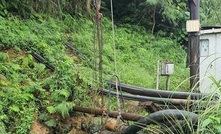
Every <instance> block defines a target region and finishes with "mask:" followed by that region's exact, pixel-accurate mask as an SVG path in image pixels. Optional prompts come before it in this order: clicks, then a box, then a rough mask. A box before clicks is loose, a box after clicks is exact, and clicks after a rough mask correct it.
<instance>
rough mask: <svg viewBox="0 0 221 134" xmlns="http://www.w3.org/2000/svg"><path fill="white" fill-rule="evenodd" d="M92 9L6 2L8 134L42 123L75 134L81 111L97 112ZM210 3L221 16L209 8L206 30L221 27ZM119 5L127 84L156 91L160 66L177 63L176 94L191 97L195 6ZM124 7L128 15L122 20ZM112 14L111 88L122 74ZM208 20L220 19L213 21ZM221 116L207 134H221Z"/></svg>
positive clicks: (154, 0)
mask: <svg viewBox="0 0 221 134" xmlns="http://www.w3.org/2000/svg"><path fill="white" fill-rule="evenodd" d="M85 2H86V0H85V1H82V0H74V1H71V2H70V1H67V0H51V1H35V0H24V1H20V0H11V1H10V2H7V1H6V0H1V1H0V133H16V134H24V133H28V132H29V130H30V127H31V123H32V122H33V120H35V119H36V118H38V119H39V120H41V121H42V122H44V123H45V124H46V125H47V126H48V127H49V128H50V130H54V131H56V132H57V133H67V132H68V131H69V130H70V127H69V128H68V126H64V125H61V124H62V120H63V119H65V118H66V117H68V116H69V112H70V111H71V110H72V109H73V107H74V106H76V105H81V106H91V105H95V104H91V102H94V100H91V98H92V97H90V96H89V95H91V92H96V91H93V90H94V89H92V87H93V86H94V84H96V83H93V81H94V77H93V75H94V74H93V73H94V71H93V69H92V68H93V64H94V60H95V59H94V42H95V37H94V34H95V24H94V23H93V21H92V19H91V18H89V17H88V16H89V15H88V14H87V13H86V11H85V10H86V6H84V5H85ZM202 2H203V3H204V4H205V5H212V7H213V6H214V7H216V8H214V9H217V11H215V10H212V11H211V10H210V8H208V6H204V5H203V6H202V9H203V10H202V12H201V16H202V20H203V24H211V25H212V24H213V25H214V23H216V24H219V23H220V21H219V19H217V18H219V17H214V16H213V14H214V13H215V14H217V12H218V10H220V8H219V7H217V6H216V5H218V4H217V3H218V1H215V0H212V1H210V2H207V1H206V0H205V1H202ZM104 3H105V4H106V5H107V6H108V4H109V3H108V2H107V1H105V2H104ZM119 3H120V4H119ZM116 4H117V5H114V6H115V7H116V10H115V11H116V12H115V14H117V15H116V22H117V23H116V24H117V25H116V26H115V30H116V31H115V36H116V38H115V42H116V55H117V57H116V63H117V73H118V75H119V77H120V80H121V82H124V83H127V84H132V85H137V86H142V87H147V88H155V85H156V82H155V81H156V67H157V61H158V60H170V61H172V62H173V63H174V64H175V74H174V75H173V76H171V84H170V89H171V90H188V87H189V73H188V72H189V70H188V68H185V66H186V65H185V63H186V52H185V47H183V44H180V43H181V42H185V41H186V33H185V32H184V30H185V28H184V22H185V21H184V20H186V19H187V17H188V13H187V11H186V10H187V2H186V1H184V0H175V1H172V0H168V1H163V2H161V1H159V0H141V1H139V2H138V3H136V2H135V1H130V2H128V1H127V2H126V1H118V3H116ZM122 7H124V8H125V7H128V8H127V10H125V11H124V12H122V14H120V13H121V10H120V9H121V8H122ZM168 7H171V8H168ZM108 8H109V6H108V7H104V8H103V9H102V10H104V15H106V16H107V17H104V18H103V20H102V30H103V45H104V48H103V76H104V81H109V79H110V78H111V76H112V75H113V74H114V60H115V58H114V56H113V55H114V51H113V50H114V48H113V47H114V46H113V39H112V33H111V32H112V31H111V30H112V29H111V22H110V20H109V19H108V13H109V10H108ZM141 9H142V10H141ZM132 11H133V12H132ZM92 12H93V11H92ZM152 12H154V13H155V14H152ZM131 14H132V16H131V17H128V16H130V15H131ZM218 15H219V14H217V16H218ZM55 16H56V17H55ZM149 16H151V17H149ZM156 16H158V17H156ZM207 16H212V18H211V19H210V20H208V17H207ZM120 17H122V18H120ZM140 17H143V18H140ZM155 17H156V18H155ZM139 22H142V23H139ZM180 28H181V29H180ZM66 45H69V46H71V47H72V48H69V47H67V46H66ZM32 52H36V53H38V54H39V55H41V56H42V57H44V58H45V59H46V61H47V62H48V63H50V64H52V65H53V66H54V67H55V71H54V72H53V71H51V70H49V69H48V68H47V67H46V66H45V65H44V64H42V63H39V62H37V61H36V60H35V59H34V58H33V57H32V55H31V54H32ZM164 82H165V79H164V78H163V79H161V82H160V83H161V84H160V89H165V84H164ZM105 84H106V83H104V85H105ZM217 85H219V84H218V83H217ZM209 101H211V100H209ZM94 107H96V106H94ZM214 109H215V110H214ZM219 110H220V105H218V104H217V105H215V106H211V107H208V109H206V112H205V113H204V114H202V118H201V120H200V122H199V125H200V127H199V130H198V131H199V133H203V132H208V133H209V132H217V133H220V124H221V120H220V115H219V112H218V111H219ZM62 126H63V128H62Z"/></svg>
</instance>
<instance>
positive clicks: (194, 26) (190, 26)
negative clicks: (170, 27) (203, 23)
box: [186, 20, 200, 32]
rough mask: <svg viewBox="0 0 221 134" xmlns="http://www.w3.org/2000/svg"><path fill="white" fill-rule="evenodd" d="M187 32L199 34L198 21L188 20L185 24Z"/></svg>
mask: <svg viewBox="0 0 221 134" xmlns="http://www.w3.org/2000/svg"><path fill="white" fill-rule="evenodd" d="M186 31H187V32H199V31H200V21H199V20H188V21H187V22H186Z"/></svg>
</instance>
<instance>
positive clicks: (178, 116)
mask: <svg viewBox="0 0 221 134" xmlns="http://www.w3.org/2000/svg"><path fill="white" fill-rule="evenodd" d="M170 120H183V121H182V124H188V123H190V124H192V125H196V124H197V122H198V116H197V114H195V113H192V112H188V111H184V110H171V109H168V110H162V111H157V112H155V113H151V114H149V115H147V116H146V117H144V118H142V119H140V120H138V121H137V122H136V123H134V124H133V125H131V126H128V127H126V128H125V129H123V130H122V131H121V132H120V133H121V134H136V133H137V132H138V131H140V130H141V129H143V128H145V127H146V125H150V124H159V123H161V122H165V121H170ZM189 127H190V126H189ZM189 131H193V129H191V128H189Z"/></svg>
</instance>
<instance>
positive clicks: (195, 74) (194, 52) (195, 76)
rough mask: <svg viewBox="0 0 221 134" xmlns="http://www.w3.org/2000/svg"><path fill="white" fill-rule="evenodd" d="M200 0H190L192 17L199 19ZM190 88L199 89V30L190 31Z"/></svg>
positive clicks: (192, 18)
mask: <svg viewBox="0 0 221 134" xmlns="http://www.w3.org/2000/svg"><path fill="white" fill-rule="evenodd" d="M199 6H200V0H189V7H190V19H191V20H199V19H200V16H199ZM188 47H189V48H188V50H189V52H188V54H189V67H190V89H192V88H194V90H195V91H198V90H199V32H192V33H189V46H188Z"/></svg>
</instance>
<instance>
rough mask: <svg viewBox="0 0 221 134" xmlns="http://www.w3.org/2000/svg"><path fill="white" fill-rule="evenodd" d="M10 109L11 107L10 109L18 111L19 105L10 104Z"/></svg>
mask: <svg viewBox="0 0 221 134" xmlns="http://www.w3.org/2000/svg"><path fill="white" fill-rule="evenodd" d="M10 109H11V110H12V111H14V112H19V111H20V109H19V106H17V105H12V106H11V107H10Z"/></svg>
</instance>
